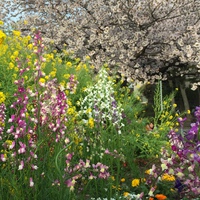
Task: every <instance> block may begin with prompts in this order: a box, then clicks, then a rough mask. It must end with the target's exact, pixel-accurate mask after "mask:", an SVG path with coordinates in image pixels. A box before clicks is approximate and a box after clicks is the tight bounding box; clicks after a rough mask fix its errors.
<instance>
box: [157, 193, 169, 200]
mask: <svg viewBox="0 0 200 200" xmlns="http://www.w3.org/2000/svg"><path fill="white" fill-rule="evenodd" d="M155 197H156V198H157V199H158V200H165V199H167V197H166V196H165V195H163V194H156V196H155Z"/></svg>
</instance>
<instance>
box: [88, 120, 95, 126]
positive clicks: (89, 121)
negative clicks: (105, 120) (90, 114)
mask: <svg viewBox="0 0 200 200" xmlns="http://www.w3.org/2000/svg"><path fill="white" fill-rule="evenodd" d="M88 126H89V127H90V128H94V119H93V118H90V119H89V120H88Z"/></svg>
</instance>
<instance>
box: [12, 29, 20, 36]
mask: <svg viewBox="0 0 200 200" xmlns="http://www.w3.org/2000/svg"><path fill="white" fill-rule="evenodd" d="M13 35H14V36H17V37H20V35H21V32H20V31H15V30H14V31H13Z"/></svg>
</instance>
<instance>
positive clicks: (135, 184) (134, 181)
mask: <svg viewBox="0 0 200 200" xmlns="http://www.w3.org/2000/svg"><path fill="white" fill-rule="evenodd" d="M139 184H140V179H133V180H132V183H131V185H132V187H137V186H138V185H139Z"/></svg>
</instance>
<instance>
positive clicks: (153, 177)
mask: <svg viewBox="0 0 200 200" xmlns="http://www.w3.org/2000/svg"><path fill="white" fill-rule="evenodd" d="M1 28H2V30H0V77H1V79H0V156H1V157H0V165H1V166H0V168H1V177H0V186H1V187H0V193H1V199H9V200H11V199H13V200H31V199H43V200H45V199H48V200H49V199H58V200H59V199H60V200H63V199H69V200H73V199H88V200H89V199H91V200H93V199H99V200H100V199H102V200H103V199H113V200H114V199H128V200H131V199H148V200H164V199H169V200H178V199H182V200H187V199H188V200H189V199H198V197H199V196H200V171H199V166H200V131H199V126H200V125H199V124H200V107H198V106H197V107H196V110H195V112H194V113H192V114H193V115H194V117H195V121H194V122H193V123H191V127H190V129H189V130H188V131H184V122H185V121H186V120H187V119H186V116H187V113H189V111H186V112H185V113H181V114H179V113H177V112H176V106H177V105H176V104H173V103H172V100H173V98H174V96H175V93H176V91H174V93H172V94H170V95H168V96H165V97H164V98H163V101H161V100H160V89H159V87H156V90H155V93H154V94H153V95H154V105H153V109H154V117H153V118H150V117H148V116H146V115H145V106H146V105H145V104H143V102H142V101H141V95H142V93H141V92H140V90H139V89H138V90H134V91H132V90H131V89H130V87H129V86H127V87H123V86H122V84H123V82H124V77H123V75H122V77H118V76H117V75H115V74H112V75H111V73H110V70H109V66H107V65H104V66H102V67H101V69H100V70H99V71H98V73H95V72H94V70H93V69H94V66H93V65H91V64H90V58H89V57H86V58H85V59H84V60H81V59H79V58H76V57H75V56H74V55H73V52H68V51H67V50H66V49H65V48H64V47H63V50H62V52H56V51H55V50H52V48H51V46H48V45H45V44H44V43H43V39H42V36H41V34H40V32H38V31H35V32H34V33H33V35H32V36H21V33H20V32H19V31H12V32H10V33H5V31H3V23H1ZM131 84H134V81H132V83H131ZM161 104H162V106H161Z"/></svg>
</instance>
